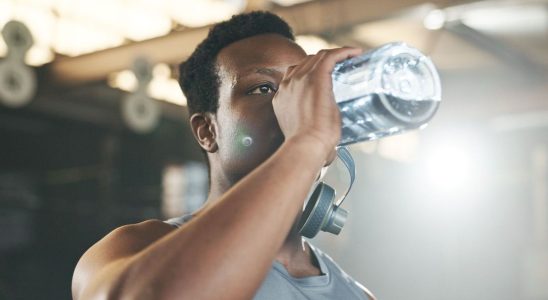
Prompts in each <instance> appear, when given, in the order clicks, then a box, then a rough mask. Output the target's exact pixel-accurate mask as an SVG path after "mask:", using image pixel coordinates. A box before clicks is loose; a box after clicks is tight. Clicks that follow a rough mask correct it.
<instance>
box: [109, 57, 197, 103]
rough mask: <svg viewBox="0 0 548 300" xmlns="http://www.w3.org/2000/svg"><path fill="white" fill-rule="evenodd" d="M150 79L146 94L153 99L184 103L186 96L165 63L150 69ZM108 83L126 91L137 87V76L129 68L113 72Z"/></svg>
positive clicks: (131, 90)
mask: <svg viewBox="0 0 548 300" xmlns="http://www.w3.org/2000/svg"><path fill="white" fill-rule="evenodd" d="M152 75H153V77H152V80H151V82H150V83H149V85H148V89H147V94H148V95H149V96H150V97H151V98H154V99H157V100H162V101H166V102H169V103H173V104H176V105H181V106H184V105H186V103H187V102H186V98H185V96H184V95H183V92H182V91H181V88H180V87H179V83H178V82H177V80H176V79H174V78H172V74H171V69H170V68H169V66H168V65H167V64H163V63H160V64H157V65H155V66H154V68H153V69H152ZM108 84H109V85H110V86H111V87H113V88H117V89H121V90H123V91H126V92H133V91H135V89H136V88H137V84H138V82H137V78H136V77H135V74H133V72H132V71H130V70H124V71H121V72H117V73H113V74H111V75H110V76H109V78H108Z"/></svg>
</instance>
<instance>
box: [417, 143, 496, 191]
mask: <svg viewBox="0 0 548 300" xmlns="http://www.w3.org/2000/svg"><path fill="white" fill-rule="evenodd" d="M478 150H479V146H478V145H474V144H473V143H472V141H471V140H468V139H463V140H460V141H457V140H450V141H446V142H442V141H439V142H438V145H437V146H436V145H434V146H432V147H431V148H429V150H428V154H429V155H427V156H426V157H425V162H424V164H423V165H422V166H423V167H421V168H420V172H421V175H422V176H424V181H425V182H424V183H425V186H429V187H431V188H432V189H434V190H436V191H438V192H456V191H459V190H466V189H467V188H470V187H471V186H473V184H474V183H476V182H478V180H477V179H478V177H480V176H481V173H482V164H484V163H485V161H484V160H483V159H484V158H483V157H481V153H479V151H478Z"/></svg>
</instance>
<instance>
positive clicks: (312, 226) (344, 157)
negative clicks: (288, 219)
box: [299, 147, 356, 238]
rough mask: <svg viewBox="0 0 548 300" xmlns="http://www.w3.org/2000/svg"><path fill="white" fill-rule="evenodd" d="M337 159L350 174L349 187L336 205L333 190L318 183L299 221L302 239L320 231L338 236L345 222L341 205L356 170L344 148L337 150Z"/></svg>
mask: <svg viewBox="0 0 548 300" xmlns="http://www.w3.org/2000/svg"><path fill="white" fill-rule="evenodd" d="M337 157H338V158H339V159H340V160H341V161H342V162H343V163H344V165H345V166H346V168H347V170H348V172H349V173H350V186H349V187H348V189H347V190H346V192H345V193H344V195H343V197H342V198H341V200H340V201H339V203H338V204H337V203H336V201H335V190H334V189H333V188H332V187H330V186H329V185H327V184H325V183H323V182H320V183H318V185H317V186H316V188H315V189H314V192H312V195H311V196H310V198H309V199H308V202H307V204H306V206H305V209H304V211H303V214H302V216H301V219H300V221H299V231H300V233H301V235H302V236H304V237H307V238H313V237H315V236H316V235H317V234H318V232H320V230H322V231H325V232H329V233H333V234H335V235H338V234H339V233H340V232H341V230H342V228H343V226H344V223H345V222H346V218H347V216H348V212H347V211H346V210H345V209H343V208H342V207H341V204H342V203H343V201H344V199H345V198H346V196H347V195H348V192H349V191H350V189H351V188H352V184H353V183H354V179H355V177H356V168H355V164H354V159H353V158H352V155H351V154H350V151H348V149H347V148H346V147H339V148H337Z"/></svg>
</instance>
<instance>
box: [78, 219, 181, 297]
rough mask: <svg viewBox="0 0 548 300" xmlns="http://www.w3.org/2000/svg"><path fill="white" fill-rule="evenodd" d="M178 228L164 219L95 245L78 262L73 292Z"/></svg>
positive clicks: (126, 227)
mask: <svg viewBox="0 0 548 300" xmlns="http://www.w3.org/2000/svg"><path fill="white" fill-rule="evenodd" d="M175 229H176V228H175V227H173V226H171V225H168V224H166V223H164V222H162V221H160V220H147V221H144V222H141V223H137V224H129V225H124V226H121V227H118V228H116V229H114V230H113V231H111V232H110V233H109V234H107V235H106V236H105V237H103V238H102V239H101V240H99V241H98V242H97V243H95V244H94V245H93V246H91V247H90V248H89V249H88V250H87V251H86V252H85V253H84V254H83V255H82V257H81V258H80V260H79V261H78V263H77V265H76V267H75V269H74V274H73V278H72V289H73V292H74V291H77V290H79V289H80V287H81V286H83V285H84V284H85V283H86V282H88V281H89V280H90V279H91V278H93V276H95V274H97V273H98V272H99V271H101V270H103V269H104V268H105V267H106V266H107V265H111V264H112V263H114V262H121V261H123V260H124V259H126V258H130V257H132V256H133V255H135V254H137V253H138V252H140V251H141V250H143V249H144V248H146V247H147V246H149V245H150V244H152V243H154V242H155V241H157V240H159V239H160V238H162V237H163V236H165V235H167V234H169V233H170V232H172V231H173V230H175Z"/></svg>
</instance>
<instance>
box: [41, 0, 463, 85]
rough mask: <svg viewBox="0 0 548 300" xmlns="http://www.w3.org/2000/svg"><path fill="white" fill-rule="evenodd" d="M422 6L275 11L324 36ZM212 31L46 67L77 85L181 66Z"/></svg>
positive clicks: (341, 4)
mask: <svg viewBox="0 0 548 300" xmlns="http://www.w3.org/2000/svg"><path fill="white" fill-rule="evenodd" d="M466 2H471V1H459V0H431V1H428V3H431V4H434V5H436V6H438V7H440V8H443V7H447V6H449V5H456V4H462V3H466ZM472 2H473V1H472ZM423 3H426V2H425V1H421V0H400V1H373V0H316V1H311V2H306V3H302V4H299V5H294V6H291V7H278V8H275V9H273V12H274V13H276V14H278V15H280V16H281V17H283V18H285V19H286V20H287V21H288V22H289V23H290V24H291V25H292V27H293V29H294V31H295V33H296V34H321V33H325V32H330V31H334V30H336V29H339V28H347V27H350V26H353V25H356V24H360V23H363V22H366V21H369V20H375V19H379V18H382V17H384V16H386V15H389V14H392V13H394V12H397V11H400V10H402V9H405V8H409V7H411V6H415V5H419V4H423ZM208 30H209V27H202V28H195V29H187V30H184V31H179V32H173V33H170V34H168V35H166V36H162V37H158V38H154V39H150V40H146V41H142V42H137V43H132V44H128V45H123V46H120V47H117V48H112V49H107V50H102V51H98V52H94V53H90V54H86V55H82V56H78V57H72V58H61V59H57V60H55V61H54V62H52V63H51V64H50V65H49V66H48V67H47V68H48V69H49V71H50V72H51V75H52V78H53V79H54V81H55V82H57V83H62V84H77V83H82V82H86V81H93V80H100V79H103V78H105V77H106V76H107V75H108V74H110V73H112V72H116V71H120V70H123V69H127V68H129V66H130V65H131V63H132V61H133V59H134V58H135V57H137V56H143V55H144V56H146V57H147V58H148V59H149V60H150V61H151V62H152V63H157V62H165V63H170V64H177V63H179V62H181V61H183V60H184V59H186V58H187V57H188V56H189V55H190V54H191V53H192V51H193V50H194V48H195V47H196V46H197V45H198V43H199V42H201V41H202V40H203V39H204V38H205V36H206V35H207V32H208Z"/></svg>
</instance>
